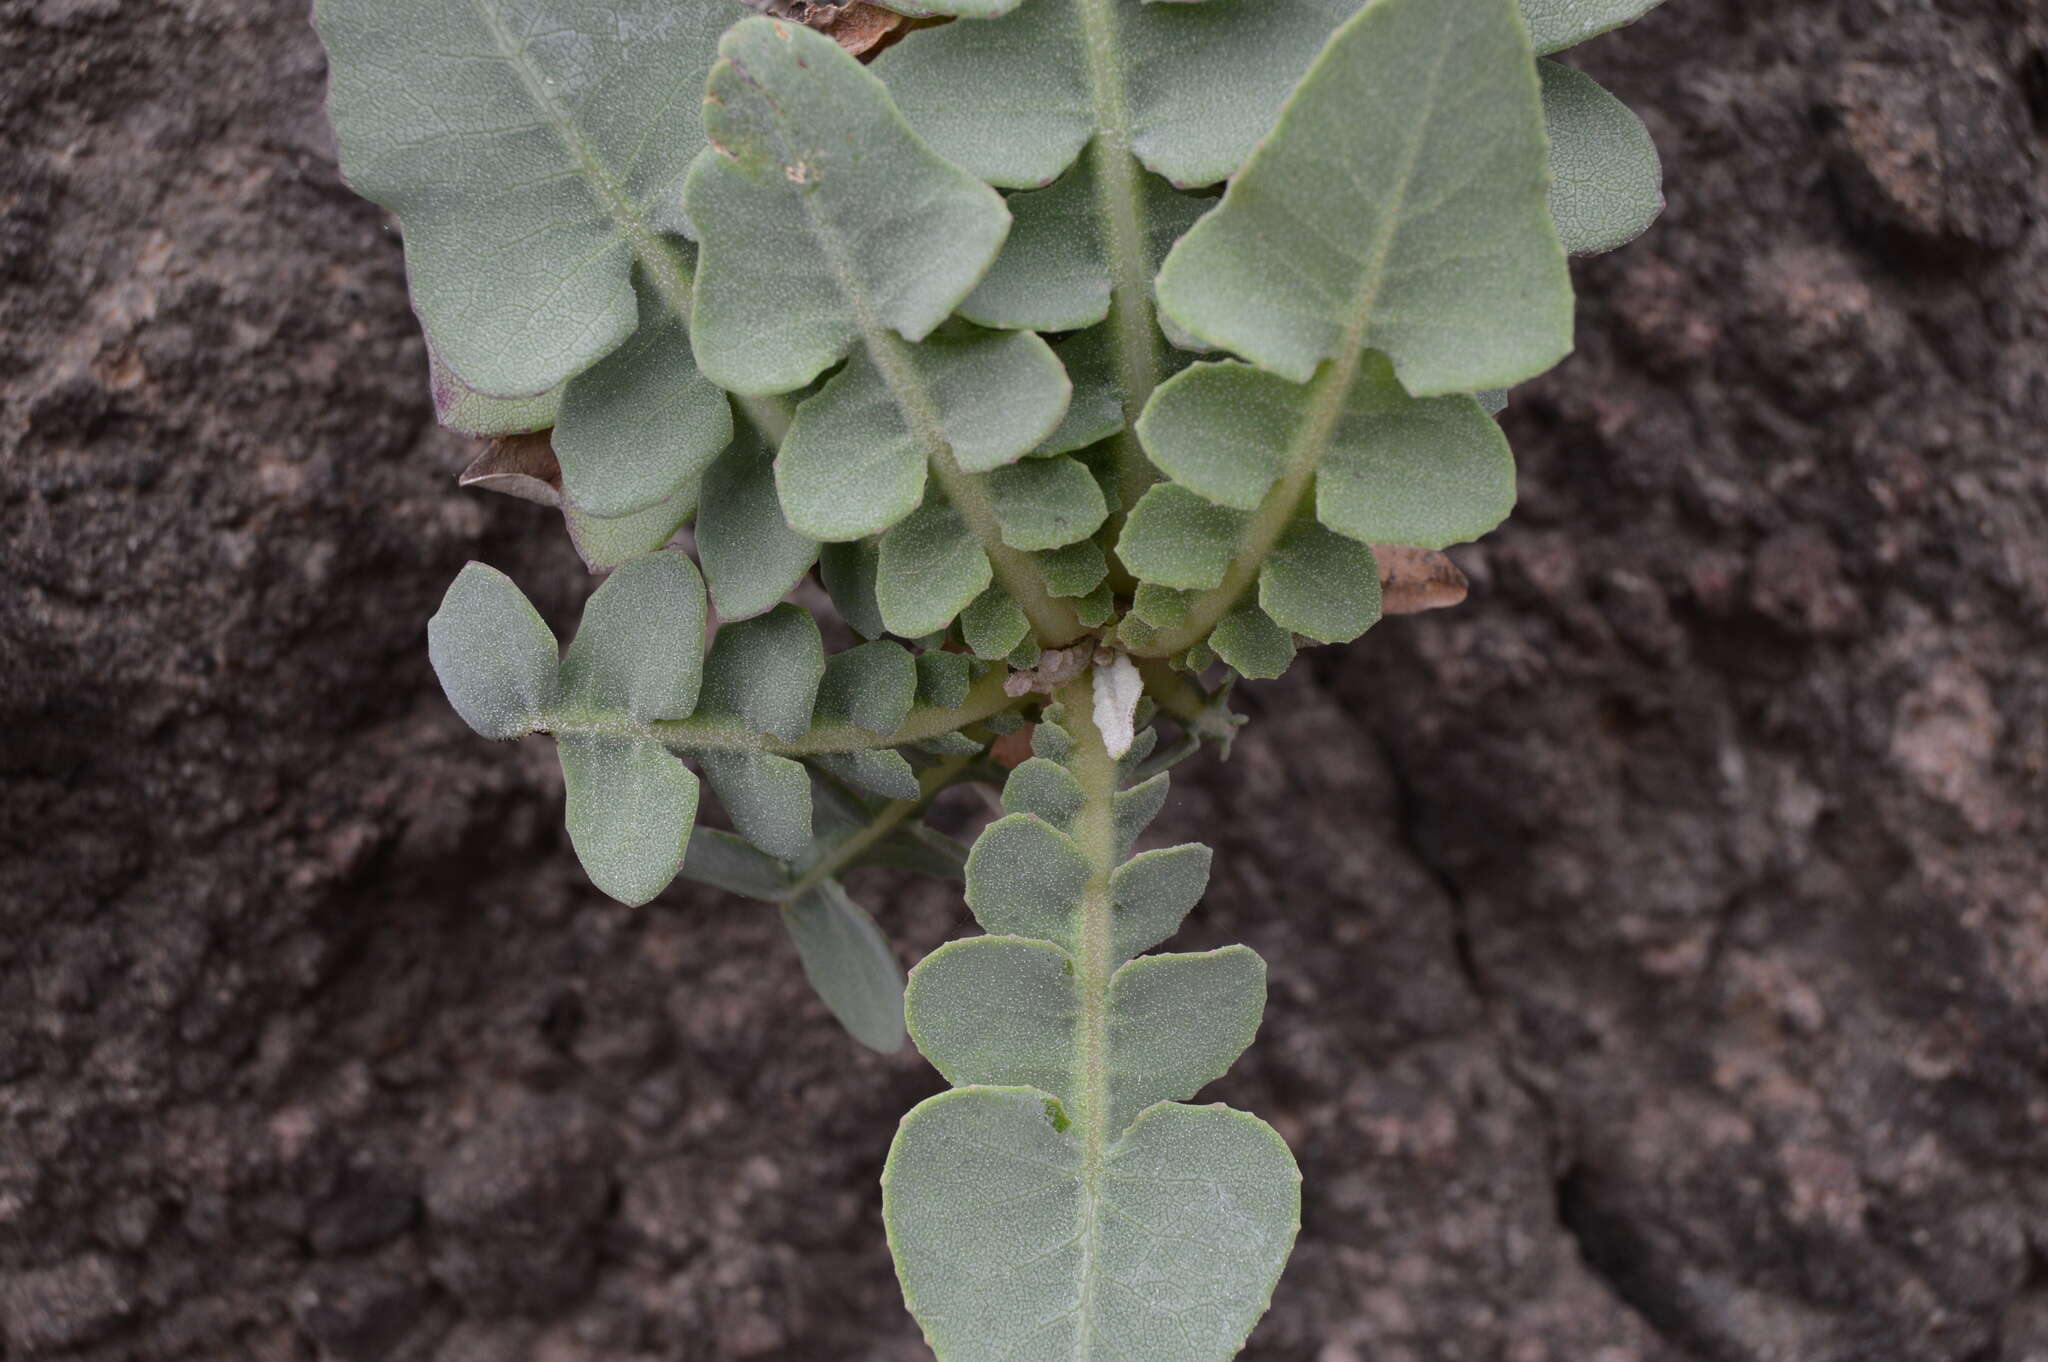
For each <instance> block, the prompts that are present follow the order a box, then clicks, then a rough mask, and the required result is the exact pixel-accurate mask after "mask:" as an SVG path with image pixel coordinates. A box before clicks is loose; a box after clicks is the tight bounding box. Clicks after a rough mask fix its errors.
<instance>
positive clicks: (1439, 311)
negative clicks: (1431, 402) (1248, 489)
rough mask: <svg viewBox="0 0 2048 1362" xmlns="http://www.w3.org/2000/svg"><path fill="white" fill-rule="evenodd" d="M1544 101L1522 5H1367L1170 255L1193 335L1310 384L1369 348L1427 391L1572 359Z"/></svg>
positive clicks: (1466, 386) (1416, 388)
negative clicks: (1324, 366) (1550, 199)
mask: <svg viewBox="0 0 2048 1362" xmlns="http://www.w3.org/2000/svg"><path fill="white" fill-rule="evenodd" d="M1546 150H1547V149H1546V145H1545V138H1544V130H1543V112H1542V104H1541V96H1540V93H1539V91H1538V87H1537V80H1536V72H1535V67H1534V65H1533V64H1532V62H1531V61H1530V51H1529V44H1528V38H1527V36H1526V34H1525V32H1524V30H1523V27H1522V24H1521V22H1520V21H1519V19H1518V18H1517V16H1516V13H1515V8H1514V0H1372V3H1370V4H1367V5H1366V6H1365V7H1364V8H1363V9H1361V10H1360V11H1359V12H1358V14H1357V15H1356V16H1354V17H1353V18H1352V19H1351V20H1350V21H1349V22H1347V23H1346V24H1345V25H1344V26H1343V27H1342V28H1341V29H1339V30H1338V32H1337V35H1336V36H1335V37H1334V38H1332V39H1331V41H1330V43H1329V45H1328V46H1327V47H1326V48H1325V49H1324V50H1323V53H1322V55H1321V56H1319V57H1318V58H1317V59H1316V62H1315V66H1314V68H1313V69H1312V70H1311V71H1310V72H1309V74H1308V76H1307V77H1306V78H1304V79H1303V81H1302V83H1301V85H1300V87H1299V88H1298V89H1297V90H1296V91H1295V92H1294V94H1293V95H1292V96H1290V97H1289V100H1288V103H1287V106H1286V109H1285V110H1284V111H1283V112H1282V114H1281V117H1280V122H1279V125H1278V126H1277V127H1276V128H1275V129H1274V132H1273V135H1272V137H1271V138H1270V139H1269V140H1268V141H1267V142H1266V143H1265V144H1264V145H1263V146H1262V147H1261V148H1260V149H1259V151H1258V153H1257V154H1256V155H1254V156H1253V158H1252V160H1251V161H1250V163H1249V164H1247V165H1246V166H1245V168H1244V170H1243V172H1242V173H1241V174H1239V175H1238V176H1237V178H1236V179H1234V180H1232V181H1231V184H1230V188H1229V189H1228V190H1226V191H1225V193H1224V196H1223V202H1222V203H1221V204H1220V205H1219V206H1218V207H1217V209H1216V210H1215V211H1214V212H1212V213H1210V214H1209V215H1208V216H1207V217H1205V218H1203V219H1202V220H1201V221H1200V222H1198V223H1196V224H1195V226H1194V228H1193V230H1191V231H1190V232H1189V233H1188V234H1187V235H1186V236H1185V237H1183V238H1181V240H1180V243H1179V244H1178V245H1176V246H1175V247H1174V248H1173V251H1172V253H1171V254H1170V255H1169V256H1168V257H1167V259H1166V264H1165V267H1164V268H1163V269H1162V270H1161V271H1160V275H1159V302H1160V307H1161V308H1162V309H1163V310H1164V312H1165V313H1166V315H1167V316H1168V317H1169V318H1170V319H1171V320H1172V321H1173V323H1174V324H1175V325H1176V326H1178V327H1179V328H1180V329H1181V330H1182V331H1184V332H1186V333H1187V334H1189V335H1191V336H1194V337H1197V338H1199V339H1200V340H1202V341H1204V342H1206V343H1208V344H1210V345H1215V346H1220V347H1222V348H1224V349H1228V350H1233V351H1235V352H1236V353H1238V354H1239V355H1242V356H1243V357H1244V358H1246V359H1248V360H1250V361H1252V362H1253V363H1255V364H1257V365H1259V366H1261V367H1262V368H1266V369H1270V370H1272V371H1273V372H1275V373H1277V374H1280V375H1281V376H1282V377H1284V378H1287V379H1289V380H1291V381H1293V382H1296V383H1306V382H1307V381H1308V380H1309V379H1310V378H1311V377H1312V376H1313V375H1314V373H1315V370H1316V366H1317V365H1318V364H1320V363H1322V362H1324V361H1326V360H1337V359H1340V358H1342V357H1343V356H1345V355H1346V354H1348V353H1349V352H1351V351H1353V350H1356V349H1357V348H1359V347H1361V346H1369V347H1371V348H1373V349H1376V350H1380V351H1382V352H1384V353H1385V354H1386V355H1387V356H1388V357H1389V358H1390V359H1391V360H1392V361H1393V364H1394V369H1395V372H1396V373H1397V374H1398V375H1399V376H1400V379H1401V382H1402V385H1403V386H1404V387H1405V388H1406V389H1407V390H1408V391H1409V392H1411V393H1413V394H1415V395H1417V396H1424V397H1426V396H1432V395H1436V394H1442V393H1458V392H1471V391H1473V390H1474V389H1478V388H1488V387H1498V386H1506V385H1508V384H1512V383H1518V382H1520V381H1522V380H1523V379H1526V378H1530V377H1533V376H1534V375H1536V374H1538V373H1541V372H1542V371H1543V370H1545V369H1547V368H1549V367H1550V366H1551V365H1552V364H1554V363H1556V362H1557V361H1558V360H1559V359H1561V358H1562V357H1563V356H1564V355H1565V354H1566V353H1568V352H1569V351H1570V349H1571V325H1572V294H1571V280H1570V278H1569V276H1568V274H1567V272H1566V269H1565V261H1564V253H1563V251H1562V249H1560V247H1559V244H1558V240H1557V233H1556V230H1555V228H1554V227H1552V225H1551V222H1550V218H1549V212H1548V208H1547V196H1548V191H1549V174H1548V169H1547V165H1548V162H1547V155H1546Z"/></svg>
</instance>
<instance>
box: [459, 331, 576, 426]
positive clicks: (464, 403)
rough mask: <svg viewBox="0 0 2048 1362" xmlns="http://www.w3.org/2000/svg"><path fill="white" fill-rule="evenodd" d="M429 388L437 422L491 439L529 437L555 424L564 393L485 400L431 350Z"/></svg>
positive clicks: (559, 390) (550, 392) (553, 389)
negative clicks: (511, 436) (517, 436)
mask: <svg viewBox="0 0 2048 1362" xmlns="http://www.w3.org/2000/svg"><path fill="white" fill-rule="evenodd" d="M427 387H428V391H429V392H430V393H432V395H433V398H434V419H435V420H436V421H439V422H440V423H441V424H442V425H444V426H446V427H448V429H450V430H457V431H461V432H462V433H463V434H464V435H482V436H485V437H487V438H491V439H498V438H502V437H504V436H507V435H528V434H531V433H532V432H534V431H537V430H546V429H547V428H548V427H549V426H552V425H553V424H554V423H555V413H556V412H557V411H558V410H559V409H560V408H561V405H562V390H561V389H560V388H550V389H548V390H547V391H546V392H544V393H542V394H540V396H538V397H485V396H484V395H483V394H482V393H480V392H477V391H476V390H475V389H474V388H471V387H469V386H468V385H467V384H465V383H464V382H463V381H462V380H461V379H459V378H457V377H456V376H455V371H454V370H453V369H451V368H449V367H448V366H447V365H446V364H445V363H443V362H442V360H441V357H440V356H439V355H437V354H435V353H434V352H433V350H432V348H431V347H429V349H428V351H427Z"/></svg>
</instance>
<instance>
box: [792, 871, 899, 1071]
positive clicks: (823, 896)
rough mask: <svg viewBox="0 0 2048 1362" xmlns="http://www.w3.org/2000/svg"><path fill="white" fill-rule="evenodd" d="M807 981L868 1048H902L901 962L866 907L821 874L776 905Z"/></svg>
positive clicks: (888, 1051)
mask: <svg viewBox="0 0 2048 1362" xmlns="http://www.w3.org/2000/svg"><path fill="white" fill-rule="evenodd" d="M782 925H783V926H785V927H787V928H788V929H789V936H790V940H792V941H794V942H795V943H796V949H797V954H798V956H800V957H801V958H802V960H803V966H804V977H805V978H807V979H809V980H810V981H811V987H812V988H813V989H815V990H817V993H818V997H819V998H821V999H822V1000H823V1001H824V1003H825V1006H826V1007H827V1008H829V1009H831V1012H832V1015H833V1016H835V1017H837V1018H838V1019H839V1024H840V1025H841V1026H844V1027H845V1028H846V1030H847V1033H848V1034H849V1035H851V1036H852V1037H853V1038H854V1039H855V1040H857V1041H859V1042H860V1043H861V1044H862V1045H865V1046H867V1047H868V1048H869V1049H870V1050H878V1051H880V1052H881V1053H883V1054H885V1055H886V1054H893V1053H895V1052H896V1051H897V1050H900V1049H902V1048H903V968H902V966H900V965H898V964H897V963H896V954H895V952H894V951H892V950H890V949H889V942H888V939H887V938H886V937H884V936H883V935H882V932H881V929H880V928H879V927H877V926H875V920H874V919H873V918H871V917H869V916H868V914H867V910H865V909H863V908H862V907H861V906H860V905H859V904H857V903H855V902H854V901H853V900H852V899H851V898H849V897H848V896H847V893H846V890H844V889H843V888H841V887H840V885H839V882H838V881H837V880H826V881H824V882H823V883H821V884H820V885H819V886H818V887H817V888H815V889H813V890H811V891H809V892H808V893H805V894H802V895H799V896H798V897H797V898H795V899H793V900H791V901H790V902H789V903H786V904H784V905H783V908H782Z"/></svg>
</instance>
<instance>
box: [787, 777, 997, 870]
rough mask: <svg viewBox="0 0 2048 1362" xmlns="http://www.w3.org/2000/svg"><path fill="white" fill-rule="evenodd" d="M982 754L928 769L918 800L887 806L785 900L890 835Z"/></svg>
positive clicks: (920, 780)
mask: <svg viewBox="0 0 2048 1362" xmlns="http://www.w3.org/2000/svg"><path fill="white" fill-rule="evenodd" d="M980 756H981V754H980V753H978V752H966V753H961V754H959V755H957V756H951V757H947V758H946V759H945V760H944V761H941V762H940V763H939V764H938V765H936V766H933V767H929V768H927V769H926V770H925V771H924V772H923V773H922V774H920V775H919V776H918V778H917V786H918V789H919V790H920V791H921V792H922V793H920V794H919V795H918V797H917V798H916V799H896V800H891V801H890V802H889V803H888V804H886V805H884V806H883V807H882V809H881V810H880V811H879V812H878V813H876V814H875V816H874V819H873V821H871V822H870V823H869V824H868V825H867V826H866V827H864V828H862V829H861V830H860V831H859V832H856V833H855V834H854V835H853V836H851V837H849V838H847V839H846V840H845V841H843V842H841V843H840V844H839V845H838V846H836V847H834V848H832V850H831V851H830V852H828V853H826V855H825V856H824V857H823V858H822V859H820V860H819V862H818V863H817V864H816V865H814V866H812V867H811V868H810V869H809V870H806V871H805V872H804V873H803V875H802V876H800V877H799V878H798V879H797V881H796V882H795V883H794V884H792V885H790V887H789V891H788V893H787V895H786V896H785V899H784V901H785V902H793V901H794V900H796V899H800V898H802V897H803V896H804V895H805V894H808V893H809V892H810V891H811V890H813V889H815V888H817V887H818V886H819V885H820V884H823V883H824V882H825V881H826V880H828V879H831V878H832V877H833V876H834V875H837V874H838V873H839V872H840V871H841V870H844V869H845V868H846V867H847V866H849V865H851V864H852V863H853V862H854V860H855V859H857V858H858V857H859V856H860V855H861V854H862V853H863V852H865V851H866V850H867V849H868V848H869V847H871V846H873V845H874V844H875V843H877V842H879V841H881V840H882V839H883V838H884V837H887V836H888V835H889V834H890V833H891V832H893V831H895V830H896V828H897V827H898V825H900V824H901V823H902V822H903V821H904V820H905V819H907V818H909V817H911V816H912V815H913V814H916V813H918V812H919V811H920V810H922V809H923V808H924V806H925V805H927V804H929V803H931V802H932V800H933V799H935V798H937V797H938V793H939V791H941V790H943V789H945V788H946V787H947V786H948V785H951V784H952V783H953V778H954V777H955V776H957V775H959V774H960V773H961V772H962V771H964V770H966V769H967V767H968V765H969V764H970V763H972V762H975V761H977V760H979V759H980Z"/></svg>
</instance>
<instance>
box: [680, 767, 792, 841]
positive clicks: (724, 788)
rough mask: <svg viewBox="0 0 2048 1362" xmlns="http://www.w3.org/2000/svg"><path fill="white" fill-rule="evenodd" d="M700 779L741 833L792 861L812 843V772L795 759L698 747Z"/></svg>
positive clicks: (749, 839)
mask: <svg viewBox="0 0 2048 1362" xmlns="http://www.w3.org/2000/svg"><path fill="white" fill-rule="evenodd" d="M697 764H698V765H699V766H701V767H703V768H704V778H705V779H706V780H708V781H710V782H711V789H712V792H713V793H714V794H716V795H717V796H718V800H719V802H720V803H721V804H723V805H725V810H726V812H727V813H729V814H731V815H732V825H733V827H735V828H737V829H738V830H739V834H740V836H742V837H744V838H746V839H747V840H748V841H749V842H752V843H753V844H754V845H755V846H757V847H759V848H761V850H763V851H765V852H767V853H768V854H769V855H771V856H776V857H779V858H781V859H782V860H785V861H791V860H795V859H796V858H797V857H799V856H801V855H803V854H804V852H805V851H806V850H808V849H809V848H810V845H811V777H810V773H809V772H807V771H805V770H804V768H803V765H802V764H801V763H800V762H794V761H791V760H790V759H789V758H788V757H778V756H774V755H771V754H770V753H767V752H700V753H698V754H697Z"/></svg>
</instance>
